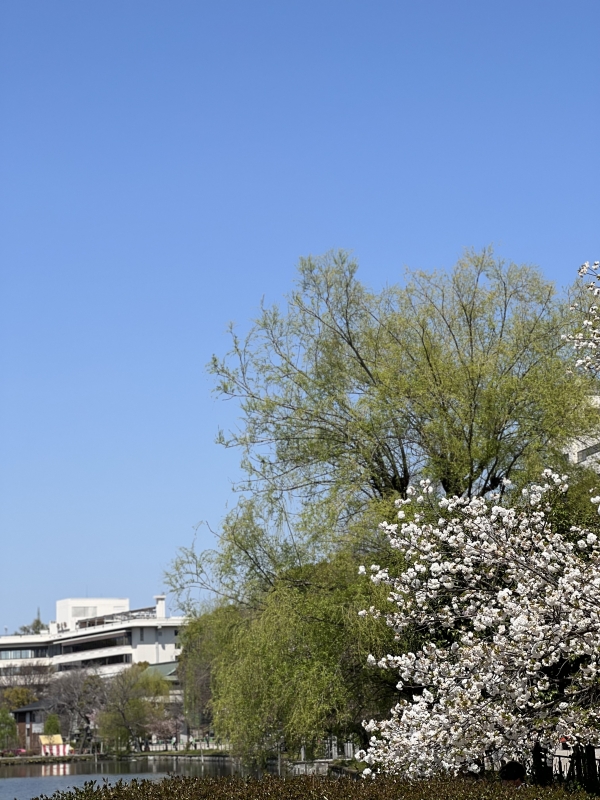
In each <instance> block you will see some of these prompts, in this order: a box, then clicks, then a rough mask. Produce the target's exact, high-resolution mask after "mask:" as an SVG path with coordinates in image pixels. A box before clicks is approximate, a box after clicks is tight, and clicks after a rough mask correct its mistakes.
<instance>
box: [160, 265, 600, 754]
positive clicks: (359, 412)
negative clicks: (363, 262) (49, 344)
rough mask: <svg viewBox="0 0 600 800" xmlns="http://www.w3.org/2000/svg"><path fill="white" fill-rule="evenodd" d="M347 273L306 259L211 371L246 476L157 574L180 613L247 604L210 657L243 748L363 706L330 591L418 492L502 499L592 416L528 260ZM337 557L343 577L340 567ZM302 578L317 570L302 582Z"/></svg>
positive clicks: (216, 709) (226, 726) (224, 711)
mask: <svg viewBox="0 0 600 800" xmlns="http://www.w3.org/2000/svg"><path fill="white" fill-rule="evenodd" d="M356 273H357V264H356V263H355V262H354V261H352V260H351V259H350V257H349V256H348V255H347V254H346V253H344V252H338V253H332V254H328V255H326V256H324V257H322V258H308V259H302V260H301V262H300V266H299V274H298V280H297V285H296V288H295V290H294V291H293V292H292V293H291V295H290V296H289V298H288V302H287V307H286V308H285V309H281V308H279V307H277V306H273V307H268V308H267V307H263V308H262V309H261V313H260V316H259V317H258V319H257V320H256V321H255V323H254V325H253V326H252V328H251V329H250V331H249V333H248V334H247V336H246V337H244V338H243V339H241V338H239V337H238V336H237V334H236V333H235V332H234V331H233V330H232V331H231V336H232V348H231V351H230V352H229V353H228V355H227V356H226V357H225V358H223V359H218V358H216V357H215V358H213V361H212V363H211V365H210V370H211V372H212V373H213V375H214V376H215V378H216V382H217V393H218V394H219V396H221V397H222V398H225V399H233V400H234V401H235V402H236V403H238V404H239V407H240V410H241V422H240V425H239V428H238V429H236V430H234V431H232V432H230V433H228V434H225V433H224V432H221V433H220V434H219V441H220V442H221V443H222V444H223V445H224V446H226V447H235V448H237V449H239V451H240V453H241V459H242V467H243V470H244V474H245V479H244V480H243V481H242V482H241V483H240V485H239V486H238V487H236V488H237V490H238V492H239V501H238V503H237V505H236V506H235V508H234V509H233V510H232V511H231V512H230V513H229V515H228V516H227V517H226V519H225V520H224V523H223V525H222V528H221V530H220V531H219V546H218V548H217V549H216V550H213V551H205V552H202V553H198V552H197V551H196V550H195V548H194V547H191V548H184V549H182V550H180V551H179V553H178V555H177V557H176V559H175V561H174V562H173V564H172V565H171V569H170V570H169V573H168V575H167V580H168V583H169V584H170V588H171V590H172V591H173V592H174V593H175V595H176V597H177V598H178V600H179V603H180V605H181V607H182V608H184V609H185V610H187V611H192V610H193V604H192V603H191V602H190V598H191V596H192V595H191V589H192V588H197V587H200V588H203V589H210V590H211V591H213V592H215V594H216V595H217V596H218V597H220V598H221V602H223V603H229V604H233V606H234V607H235V608H236V609H237V610H238V612H239V613H240V622H239V625H238V626H237V628H235V626H234V630H235V633H232V638H231V640H230V642H231V643H230V645H229V650H228V648H227V646H225V645H224V646H223V652H227V653H228V654H229V656H228V657H223V658H220V657H215V659H214V660H213V661H212V662H211V665H210V670H211V678H210V683H211V687H212V692H213V694H212V700H211V708H212V712H213V714H214V718H215V725H217V727H218V726H221V728H222V730H223V731H225V732H226V733H227V734H228V736H229V737H230V738H233V739H236V737H237V736H238V734H236V729H237V730H239V731H240V734H239V737H238V738H239V747H240V748H242V747H245V746H247V747H250V748H251V747H254V748H255V750H259V749H260V748H261V747H263V748H264V746H265V742H267V741H271V742H275V741H276V740H278V738H279V739H281V738H287V739H288V740H289V741H294V742H296V743H297V742H299V741H300V740H304V741H316V738H318V736H320V735H321V734H322V733H323V731H324V730H325V729H327V730H330V731H335V730H341V729H342V728H345V729H347V730H350V729H352V725H353V724H354V722H353V720H354V719H355V718H358V716H360V714H359V712H358V710H357V709H359V708H360V709H364V708H365V707H367V706H369V703H370V702H371V701H370V700H369V699H368V698H363V700H361V701H360V702H358V703H356V708H354V707H353V703H354V700H353V698H355V697H356V692H357V691H358V683H359V682H360V681H363V680H365V678H364V675H362V673H361V672H360V669H358V671H355V670H354V668H353V669H352V670H350V672H348V673H346V672H344V664H345V663H346V656H345V655H344V653H346V652H347V651H346V650H345V649H344V648H345V646H347V644H348V642H349V640H350V637H352V636H355V635H356V631H355V630H351V627H349V626H348V625H345V624H344V625H340V621H339V619H334V616H332V613H329V610H328V609H329V608H330V606H329V599H330V598H331V597H332V596H333V595H335V594H336V592H337V593H341V594H340V597H343V596H345V593H347V592H350V591H351V587H352V586H353V579H352V578H351V577H350V574H351V572H352V569H355V568H356V566H357V565H358V564H359V563H365V562H366V561H367V559H368V558H369V557H372V559H373V560H375V561H378V560H380V556H381V559H383V555H382V551H383V550H385V548H386V547H387V545H386V544H385V543H383V541H382V540H381V539H380V538H378V537H377V536H374V535H373V531H374V530H376V528H377V524H378V523H379V522H380V521H381V520H382V519H385V518H388V519H389V518H392V517H393V515H394V511H393V509H394V501H395V500H396V499H397V498H398V497H404V496H405V492H406V489H407V487H408V485H409V483H410V482H411V481H412V482H414V481H415V480H416V479H418V478H419V477H420V476H421V475H426V476H427V477H429V478H432V479H433V480H434V481H435V482H436V483H437V486H438V487H439V489H440V491H443V492H445V493H447V494H458V495H463V496H466V497H471V496H473V495H475V494H481V493H486V492H488V491H491V490H499V491H500V492H503V491H504V480H505V479H510V480H511V481H512V482H513V484H517V485H519V484H521V483H524V482H526V481H527V480H529V479H530V478H532V477H534V476H537V474H538V472H539V471H540V469H541V468H542V467H544V466H546V465H547V464H560V463H561V462H564V455H563V452H564V449H565V447H566V445H567V443H568V442H569V441H570V440H572V439H573V438H576V437H579V436H585V435H586V434H589V433H590V431H591V430H592V429H593V428H594V426H596V424H597V421H596V418H595V417H594V413H595V412H594V411H593V409H591V408H590V404H589V403H588V402H587V397H588V396H589V394H590V393H593V392H594V391H595V384H594V383H593V381H592V379H591V378H590V377H589V376H586V375H576V376H573V375H568V374H567V366H566V356H567V355H570V353H569V348H568V347H567V346H565V342H564V341H563V340H562V339H561V336H562V334H563V333H568V331H569V324H570V318H569V313H568V312H569V302H568V299H567V298H559V297H558V296H557V295H556V293H555V290H554V287H553V285H552V284H551V283H550V282H548V281H546V280H545V279H544V278H543V276H542V275H541V273H540V272H539V270H537V269H536V268H534V267H529V266H518V265H515V264H506V263H504V262H502V261H498V260H497V259H495V258H494V256H493V253H492V252H491V251H490V250H484V251H482V252H480V253H476V252H473V251H468V252H467V253H465V255H464V257H463V258H462V259H461V260H460V261H459V262H458V263H457V264H456V266H455V267H454V268H453V270H452V271H451V272H449V273H425V272H419V271H414V272H409V273H408V274H407V276H406V282H405V284H404V285H403V286H390V287H388V288H386V289H384V290H382V291H381V292H378V293H375V292H372V291H370V290H368V289H367V288H366V287H365V286H364V285H363V284H362V283H361V282H360V281H359V280H358V279H357V274H356ZM338 558H340V559H342V560H343V559H346V560H347V561H348V563H351V564H352V565H353V566H352V569H350V570H349V571H348V572H344V570H339V569H334V568H333V566H332V564H334V563H335V562H336V560H337V559H338ZM385 563H386V564H389V563H390V556H389V553H388V554H387V555H386V558H385ZM328 564H329V566H327V565H328ZM311 571H312V572H314V574H317V573H319V574H320V575H321V579H320V580H319V581H313V580H312V579H311V580H309V581H307V580H306V575H307V574H309V573H311V574H312V572H311ZM324 574H330V579H331V582H330V584H329V588H328V589H327V590H326V591H325V590H320V589H318V588H316V587H317V585H319V586H320V585H321V584H323V585H325V584H327V581H325V580H324V578H323V575H324ZM340 597H338V601H339V600H340ZM342 606H344V607H347V608H349V609H351V608H353V605H352V603H351V602H350V600H348V601H347V602H346V601H343V602H342ZM363 607H364V605H363ZM331 608H332V609H333V606H331ZM352 613H353V614H354V611H352ZM315 619H318V620H320V621H319V623H318V624H314V620H315ZM355 622H356V624H358V622H357V621H356V620H355ZM191 630H193V629H191ZM311 636H313V638H312V639H311ZM383 641H384V639H382V642H383ZM307 642H308V644H307ZM404 645H405V643H402V642H397V643H396V644H395V647H396V649H398V648H402V647H403V646H404ZM188 647H191V645H190V644H189V640H188ZM305 647H307V648H308V650H307V652H310V653H311V656H310V661H309V662H308V661H305V660H303V658H302V657H301V655H300V654H301V653H303V652H305V650H303V648H305ZM236 652H237V653H242V654H245V653H252V656H248V657H247V658H246V657H245V656H241V657H239V656H238V657H237V658H234V657H233V654H234V653H236ZM275 654H276V655H275ZM359 655H360V652H359V651H357V653H356V658H357V659H358V658H359ZM350 662H352V659H350ZM352 663H354V662H352ZM355 663H358V661H357V662H355ZM336 670H337V672H336ZM334 675H335V676H336V677H335V678H333V677H332V676H334ZM352 675H360V681H359V682H357V683H355V684H353V683H352ZM261 676H262V677H261ZM307 676H309V677H307ZM263 678H264V684H261V683H260V681H261V680H263ZM305 678H306V679H305ZM320 678H322V681H321V680H320ZM328 681H329V683H328ZM248 682H250V683H249V684H248ZM246 685H252V686H254V687H255V688H254V689H253V690H252V692H248V691H246V690H245V689H244V687H245V686H246ZM275 687H279V688H280V689H281V691H279V689H278V690H277V691H276V689H275ZM311 687H313V688H312V689H311ZM326 687H329V688H326ZM349 687H352V690H350V688H349ZM286 692H287V694H286ZM299 697H302V698H303V701H302V703H300V702H299V700H298V698H299ZM325 697H330V698H331V703H330V704H329V705H328V704H327V703H326V702H324V700H323V698H325ZM276 698H277V699H276ZM382 698H383V695H382ZM384 702H385V703H387V699H386V700H385V701H384V700H383V699H382V703H384ZM373 703H375V705H376V702H375V700H373V701H372V702H371V707H370V708H372V706H373ZM273 704H274V705H273ZM310 708H312V709H313V712H310V713H309V711H307V709H310ZM232 709H235V713H234V712H233V711H232ZM381 710H382V713H387V710H388V709H387V706H385V707H384V705H382V707H381ZM361 713H362V712H361ZM369 713H372V715H373V716H377V714H376V712H371V711H370V712H369ZM301 718H302V719H304V722H300V721H299V720H300V719H301ZM233 720H235V723H234V722H233ZM236 726H237V728H236ZM311 732H312V733H311ZM243 737H245V739H246V741H247V742H249V744H247V745H243V744H242V741H241V740H242V738H243Z"/></svg>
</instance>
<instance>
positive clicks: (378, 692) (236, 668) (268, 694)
mask: <svg viewBox="0 0 600 800" xmlns="http://www.w3.org/2000/svg"><path fill="white" fill-rule="evenodd" d="M385 600H386V593H385V592H384V591H383V589H382V588H381V587H376V586H374V585H373V584H371V583H370V582H369V581H365V580H364V579H361V578H359V576H358V574H357V568H356V556H355V554H353V553H349V552H340V553H338V554H337V555H336V556H335V557H333V558H332V559H331V560H330V561H328V562H321V563H319V564H315V565H309V566H306V567H304V568H298V569H296V570H294V571H291V572H290V573H289V574H287V575H286V577H285V580H282V581H279V582H277V583H276V584H275V585H274V587H273V589H272V590H271V591H270V592H269V593H268V594H267V595H266V597H265V598H264V605H263V607H262V608H261V610H260V611H259V612H250V611H248V610H246V611H243V610H240V609H239V608H236V607H231V606H229V607H224V608H218V609H216V610H214V611H213V612H212V613H210V614H205V615H203V616H201V617H199V618H198V619H197V620H194V621H192V622H191V624H190V626H189V628H188V629H187V631H186V633H185V636H184V650H183V656H182V663H183V671H182V673H181V674H183V675H186V669H188V668H191V667H193V666H194V665H197V664H198V663H204V664H205V665H206V668H207V670H208V671H209V673H210V689H211V691H212V698H211V701H210V703H209V706H210V709H211V711H212V714H213V725H214V728H215V731H216V732H217V734H218V735H220V736H221V737H222V738H223V739H227V740H228V741H230V742H231V743H232V745H233V747H234V749H235V751H236V752H237V753H239V754H241V755H243V756H244V758H245V760H247V761H262V760H264V758H265V757H266V756H267V755H268V754H269V753H270V752H273V751H275V750H277V749H278V748H279V747H280V746H281V745H282V744H283V743H285V747H286V749H287V751H288V753H297V752H298V750H299V749H300V747H301V746H302V745H305V746H306V748H307V752H309V753H312V754H316V755H318V754H319V741H320V740H322V739H323V738H324V737H326V736H327V735H329V734H336V735H338V736H340V737H346V738H352V739H354V741H355V742H357V743H358V742H361V743H362V744H363V745H364V744H366V734H365V732H364V729H363V728H362V724H361V723H362V720H363V719H364V718H365V717H370V716H379V715H380V714H381V713H386V712H387V710H388V709H389V707H390V705H391V704H392V703H393V699H394V696H395V693H396V692H395V684H396V680H397V679H396V678H395V677H394V676H393V675H391V674H389V673H386V672H382V671H381V670H373V669H371V668H370V667H368V666H367V656H368V655H369V653H372V652H374V653H380V654H381V655H383V654H384V653H387V652H389V651H390V649H391V648H394V649H396V650H397V649H398V648H399V647H401V646H403V645H402V643H398V642H395V641H394V637H393V635H392V633H391V631H390V628H389V627H388V626H387V625H386V624H385V623H384V622H383V621H382V620H376V619H373V618H369V619H366V620H361V619H360V618H359V616H358V612H359V611H360V610H362V609H363V608H365V607H367V608H368V607H370V606H372V605H377V604H385ZM190 648H194V649H190ZM200 654H201V655H202V657H203V659H204V661H202V662H200V660H199V655H200ZM185 684H186V681H185V679H184V685H185Z"/></svg>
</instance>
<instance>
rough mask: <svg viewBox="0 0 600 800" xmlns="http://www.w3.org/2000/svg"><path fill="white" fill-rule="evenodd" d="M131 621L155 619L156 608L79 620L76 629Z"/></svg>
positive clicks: (151, 607) (138, 609)
mask: <svg viewBox="0 0 600 800" xmlns="http://www.w3.org/2000/svg"><path fill="white" fill-rule="evenodd" d="M132 619H156V606H150V607H149V608H137V609H134V610H133V611H120V612H118V613H116V614H104V615H103V616H101V617H90V618H88V619H81V620H79V622H78V623H77V627H78V628H79V629H81V628H95V627H97V626H98V625H112V623H113V622H129V621H130V620H132Z"/></svg>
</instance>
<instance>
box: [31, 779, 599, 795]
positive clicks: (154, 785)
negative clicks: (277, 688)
mask: <svg viewBox="0 0 600 800" xmlns="http://www.w3.org/2000/svg"><path fill="white" fill-rule="evenodd" d="M515 797H516V795H515V789H514V788H512V787H505V786H502V785H501V784H500V783H498V782H488V781H485V780H480V781H475V780H473V781H466V780H465V781H460V780H452V781H450V780H446V781H443V780H435V781H434V780H431V781H419V782H414V783H406V782H403V781H400V780H394V779H391V778H387V779H386V778H378V779H377V780H375V781H363V780H359V781H356V780H351V779H347V778H341V779H339V780H334V779H331V778H317V777H296V778H286V779H281V778H272V777H265V778H261V779H256V778H251V779H247V780H243V779H239V778H180V777H170V778H166V779H165V780H163V781H159V782H154V781H149V780H143V781H137V780H133V781H132V782H131V783H124V782H123V781H119V782H118V783H117V784H115V785H113V786H109V785H106V784H103V785H100V786H99V785H98V784H97V783H96V782H95V781H90V782H89V783H86V784H85V786H84V787H83V788H80V789H72V790H70V791H66V792H55V794H53V795H52V800H515ZM588 797H589V795H587V794H586V793H585V792H583V791H571V792H569V793H567V792H566V791H565V790H564V789H563V788H562V787H560V786H555V787H552V788H548V789H541V788H540V787H539V786H522V787H521V788H520V789H519V792H518V800H586V799H587V798H588ZM34 800H48V798H47V796H46V795H42V796H41V797H40V798H34Z"/></svg>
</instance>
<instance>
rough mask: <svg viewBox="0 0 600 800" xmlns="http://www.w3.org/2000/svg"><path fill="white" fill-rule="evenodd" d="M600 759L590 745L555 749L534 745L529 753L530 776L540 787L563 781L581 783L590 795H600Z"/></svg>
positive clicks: (593, 747) (579, 784) (594, 748)
mask: <svg viewBox="0 0 600 800" xmlns="http://www.w3.org/2000/svg"><path fill="white" fill-rule="evenodd" d="M599 762H600V759H599V758H598V757H597V755H596V747H595V746H594V745H593V744H588V745H585V746H583V745H575V747H573V749H572V750H556V751H554V752H551V751H549V750H544V749H543V748H542V747H541V746H540V745H539V744H536V745H535V746H534V748H533V753H532V768H531V772H532V779H533V782H534V783H536V784H538V785H540V786H548V785H549V784H551V783H555V782H559V783H562V782H564V783H570V784H576V785H578V786H581V787H582V788H584V789H585V790H586V791H588V792H590V794H600V770H599Z"/></svg>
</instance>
